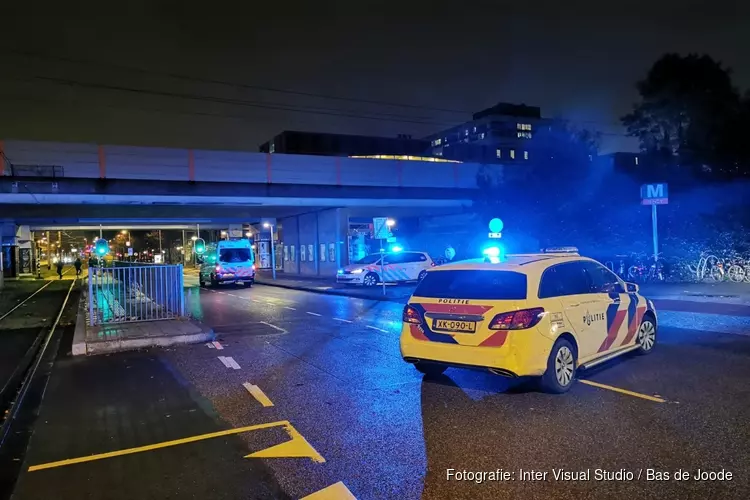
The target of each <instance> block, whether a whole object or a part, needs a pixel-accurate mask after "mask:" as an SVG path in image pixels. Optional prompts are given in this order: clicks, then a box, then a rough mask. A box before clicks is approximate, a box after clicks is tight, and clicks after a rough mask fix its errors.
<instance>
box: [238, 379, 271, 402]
mask: <svg viewBox="0 0 750 500" xmlns="http://www.w3.org/2000/svg"><path fill="white" fill-rule="evenodd" d="M242 386H243V387H244V388H245V389H247V392H249V393H250V394H251V395H252V396H253V397H254V398H255V399H257V400H258V402H259V403H260V404H262V405H263V407H264V408H268V407H269V406H273V403H272V402H271V400H270V399H268V396H266V394H265V393H264V392H263V391H262V390H261V389H260V387H258V386H257V385H253V384H251V383H250V382H245V383H244V384H242Z"/></svg>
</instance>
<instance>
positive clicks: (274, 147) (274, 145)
mask: <svg viewBox="0 0 750 500" xmlns="http://www.w3.org/2000/svg"><path fill="white" fill-rule="evenodd" d="M269 152H270V153H275V152H276V144H271V149H270V151H269Z"/></svg>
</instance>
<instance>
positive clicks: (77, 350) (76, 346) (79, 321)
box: [72, 291, 88, 356]
mask: <svg viewBox="0 0 750 500" xmlns="http://www.w3.org/2000/svg"><path fill="white" fill-rule="evenodd" d="M87 304H88V291H82V292H81V294H80V295H79V297H78V313H77V314H76V327H75V330H74V331H73V345H72V355H73V356H81V355H85V354H86V305H87Z"/></svg>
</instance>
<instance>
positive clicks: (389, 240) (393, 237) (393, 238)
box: [386, 236, 398, 243]
mask: <svg viewBox="0 0 750 500" xmlns="http://www.w3.org/2000/svg"><path fill="white" fill-rule="evenodd" d="M396 240H398V238H396V237H395V236H389V237H388V239H387V240H386V241H387V242H388V243H396Z"/></svg>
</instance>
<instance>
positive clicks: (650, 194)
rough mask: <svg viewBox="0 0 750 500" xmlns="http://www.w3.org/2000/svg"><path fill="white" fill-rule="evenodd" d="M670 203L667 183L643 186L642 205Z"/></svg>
mask: <svg viewBox="0 0 750 500" xmlns="http://www.w3.org/2000/svg"><path fill="white" fill-rule="evenodd" d="M667 203H669V189H668V186H667V183H666V182H660V183H656V184H644V185H643V186H641V205H666V204H667Z"/></svg>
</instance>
